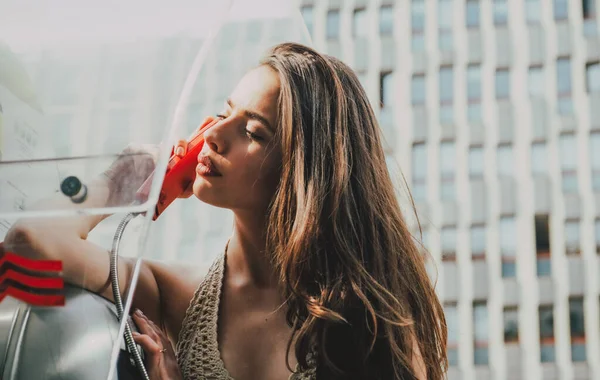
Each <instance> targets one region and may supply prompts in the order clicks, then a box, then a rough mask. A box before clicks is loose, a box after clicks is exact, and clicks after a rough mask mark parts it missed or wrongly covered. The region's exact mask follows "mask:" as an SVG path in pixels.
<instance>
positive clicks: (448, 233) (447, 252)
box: [440, 226, 456, 261]
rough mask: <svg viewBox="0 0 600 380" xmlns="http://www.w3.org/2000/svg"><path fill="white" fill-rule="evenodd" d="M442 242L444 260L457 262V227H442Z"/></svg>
mask: <svg viewBox="0 0 600 380" xmlns="http://www.w3.org/2000/svg"><path fill="white" fill-rule="evenodd" d="M440 240H441V245H442V260H444V261H455V260H456V227H454V226H446V227H442V232H441V237H440Z"/></svg>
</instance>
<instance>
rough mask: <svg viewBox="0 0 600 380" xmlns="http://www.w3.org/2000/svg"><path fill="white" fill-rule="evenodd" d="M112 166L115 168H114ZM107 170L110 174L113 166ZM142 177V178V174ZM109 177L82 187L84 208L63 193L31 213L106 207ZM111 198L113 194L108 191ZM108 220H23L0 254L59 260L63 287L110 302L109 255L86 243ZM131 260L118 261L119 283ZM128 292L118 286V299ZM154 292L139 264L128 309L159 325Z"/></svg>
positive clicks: (150, 278)
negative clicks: (89, 293) (85, 191)
mask: <svg viewBox="0 0 600 380" xmlns="http://www.w3.org/2000/svg"><path fill="white" fill-rule="evenodd" d="M115 164H116V165H115ZM115 164H113V167H111V168H112V169H113V170H111V171H110V173H112V174H113V175H114V173H115V172H116V171H118V170H114V167H115V166H117V165H122V163H118V160H117V162H116V163H115ZM146 175H147V174H146ZM114 181H115V179H114V178H110V177H109V176H107V175H105V174H103V175H101V176H100V177H99V178H97V179H95V180H93V181H90V182H89V183H87V184H86V186H87V187H88V198H87V199H86V202H85V204H76V203H73V202H72V201H71V200H70V199H68V198H67V197H65V196H64V195H62V194H57V195H54V196H52V197H50V198H47V199H44V200H42V201H40V202H38V203H37V204H35V205H33V206H32V207H31V209H35V210H48V209H81V208H83V207H85V208H99V207H105V206H106V205H107V204H108V203H109V202H111V201H112V199H109V198H110V196H111V185H114ZM113 193H114V192H113ZM107 216H108V215H74V216H68V217H52V218H24V219H21V220H19V221H17V222H16V223H15V224H14V225H13V226H12V227H11V228H10V230H9V231H8V233H7V235H6V237H5V240H4V249H5V250H6V251H10V252H14V253H16V254H18V255H21V256H24V257H28V258H31V259H36V260H40V259H45V260H60V261H62V263H63V278H64V280H65V282H67V283H70V284H73V285H75V286H79V287H82V288H85V289H87V290H90V291H92V292H95V293H98V294H100V295H102V296H103V297H105V298H107V299H110V300H111V301H114V300H113V295H112V287H111V284H110V271H109V268H110V254H109V252H108V251H107V250H105V249H104V248H102V247H100V246H98V245H96V244H94V243H91V242H89V241H87V240H86V239H87V237H88V235H89V233H90V231H91V230H92V229H94V227H96V226H97V225H98V223H100V222H101V221H102V220H103V219H105V218H106V217H107ZM133 266H134V260H132V259H128V258H119V264H118V271H119V283H120V284H127V283H128V281H129V279H130V276H131V273H132V270H133ZM127 291H128V288H127V286H123V285H122V286H121V292H122V294H125V293H126V292H127ZM159 305H160V302H159V290H158V285H157V281H156V279H155V278H154V275H153V271H152V269H151V268H150V267H149V266H148V265H146V264H145V263H142V267H141V268H140V275H139V278H138V282H137V285H136V291H135V295H134V299H133V306H134V307H136V308H139V309H141V310H143V311H144V313H146V315H148V316H149V317H150V318H152V319H153V320H155V321H160V312H159V309H160V308H159Z"/></svg>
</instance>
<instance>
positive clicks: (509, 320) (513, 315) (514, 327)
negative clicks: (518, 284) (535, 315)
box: [504, 307, 519, 343]
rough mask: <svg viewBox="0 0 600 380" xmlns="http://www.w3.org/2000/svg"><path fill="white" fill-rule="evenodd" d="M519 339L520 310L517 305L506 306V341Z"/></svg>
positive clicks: (515, 341)
mask: <svg viewBox="0 0 600 380" xmlns="http://www.w3.org/2000/svg"><path fill="white" fill-rule="evenodd" d="M518 341H519V311H518V309H517V308H516V307H505V308H504V343H517V342H518Z"/></svg>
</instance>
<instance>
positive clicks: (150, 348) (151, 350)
mask: <svg viewBox="0 0 600 380" xmlns="http://www.w3.org/2000/svg"><path fill="white" fill-rule="evenodd" d="M133 340H134V341H135V342H136V343H137V344H139V345H140V346H142V349H143V350H144V352H145V353H146V354H148V355H157V354H161V353H162V352H161V351H160V350H162V347H161V346H160V345H159V344H158V343H157V342H156V341H155V340H153V339H152V338H150V337H149V336H148V335H146V334H140V333H138V332H134V333H133Z"/></svg>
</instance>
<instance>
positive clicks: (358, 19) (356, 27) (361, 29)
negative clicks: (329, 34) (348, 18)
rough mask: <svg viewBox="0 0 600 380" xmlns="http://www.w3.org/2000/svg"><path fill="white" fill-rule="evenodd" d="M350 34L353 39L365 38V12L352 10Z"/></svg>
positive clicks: (361, 9) (360, 9) (363, 10)
mask: <svg viewBox="0 0 600 380" xmlns="http://www.w3.org/2000/svg"><path fill="white" fill-rule="evenodd" d="M352 33H353V35H354V37H366V36H367V10H366V9H364V8H359V9H355V10H354V15H353V17H352Z"/></svg>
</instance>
